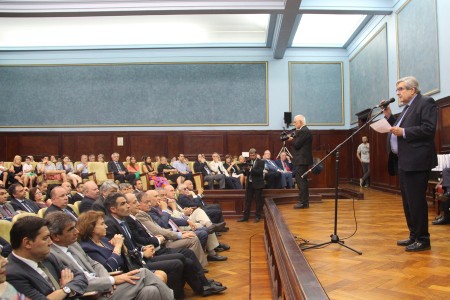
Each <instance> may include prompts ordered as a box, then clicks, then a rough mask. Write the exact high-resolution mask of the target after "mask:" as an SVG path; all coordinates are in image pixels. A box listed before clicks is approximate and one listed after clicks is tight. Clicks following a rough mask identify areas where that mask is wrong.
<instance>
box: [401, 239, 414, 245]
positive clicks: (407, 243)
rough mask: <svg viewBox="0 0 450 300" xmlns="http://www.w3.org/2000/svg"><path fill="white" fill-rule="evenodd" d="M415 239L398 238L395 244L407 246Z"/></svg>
mask: <svg viewBox="0 0 450 300" xmlns="http://www.w3.org/2000/svg"><path fill="white" fill-rule="evenodd" d="M414 242H415V240H412V239H406V240H398V241H397V246H409V245H412V244H414Z"/></svg>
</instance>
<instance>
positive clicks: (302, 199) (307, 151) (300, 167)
mask: <svg viewBox="0 0 450 300" xmlns="http://www.w3.org/2000/svg"><path fill="white" fill-rule="evenodd" d="M294 126H295V129H296V130H295V133H294V135H293V136H291V137H290V138H289V141H290V142H291V144H292V155H293V158H294V166H295V180H296V181H297V186H298V190H299V191H298V200H299V202H298V203H297V204H296V205H294V208H297V209H305V208H308V207H309V190H308V178H307V176H306V175H305V177H303V178H302V175H303V174H304V173H305V172H306V171H308V168H309V166H310V165H312V164H313V157H312V134H311V132H310V131H309V129H308V127H306V119H305V117H304V116H302V115H297V116H295V117H294Z"/></svg>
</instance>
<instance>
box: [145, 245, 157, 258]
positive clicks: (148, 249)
mask: <svg viewBox="0 0 450 300" xmlns="http://www.w3.org/2000/svg"><path fill="white" fill-rule="evenodd" d="M143 250H144V251H143V252H144V253H143V255H144V257H145V258H152V257H153V256H154V255H155V248H154V247H153V245H151V247H150V246H146V247H144V249H143Z"/></svg>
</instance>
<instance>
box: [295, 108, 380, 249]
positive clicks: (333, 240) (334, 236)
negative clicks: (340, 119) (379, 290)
mask: <svg viewBox="0 0 450 300" xmlns="http://www.w3.org/2000/svg"><path fill="white" fill-rule="evenodd" d="M372 110H373V109H372ZM382 113H383V110H381V111H380V112H379V113H377V114H376V115H375V116H373V117H372V118H371V119H370V120H368V121H367V122H366V123H364V125H363V126H361V127H360V128H358V130H356V131H355V132H354V133H352V134H351V135H350V136H349V137H348V138H347V139H345V140H344V141H343V142H342V143H340V144H339V145H337V146H336V148H334V149H333V150H332V151H331V152H330V153H328V154H327V155H326V156H325V157H324V158H322V160H321V161H320V162H318V163H317V164H315V165H314V166H313V167H312V168H311V169H309V170H308V171H306V172H305V173H303V175H302V176H301V177H302V178H304V177H305V176H306V175H308V173H310V172H311V171H312V170H314V169H315V168H316V167H317V166H318V165H320V164H321V163H322V162H323V161H324V160H325V159H327V158H328V157H329V156H331V155H334V157H335V159H336V168H335V176H336V182H335V186H334V231H333V234H331V235H330V237H331V241H329V242H324V243H320V244H317V245H313V246H309V247H306V248H303V249H302V250H303V251H304V250H308V249H313V248H319V247H322V246H326V245H329V244H339V245H341V246H344V247H345V248H347V249H349V250H352V251H354V252H356V253H358V254H359V255H361V254H362V252H360V251H358V250H355V249H353V248H351V247H349V246H347V245H345V244H344V242H343V241H341V240H339V236H338V234H337V220H338V196H339V149H340V148H341V147H342V145H344V144H345V143H347V142H348V140H350V139H351V138H353V136H354V135H355V134H357V133H358V132H360V131H361V130H362V129H363V128H365V127H366V126H367V124H369V123H371V122H372V121H373V120H374V119H375V118H376V117H378V116H379V115H381V114H382Z"/></svg>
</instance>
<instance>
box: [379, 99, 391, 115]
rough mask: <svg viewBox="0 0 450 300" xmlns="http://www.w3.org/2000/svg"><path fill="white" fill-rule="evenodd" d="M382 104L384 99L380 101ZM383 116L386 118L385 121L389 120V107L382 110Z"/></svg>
mask: <svg viewBox="0 0 450 300" xmlns="http://www.w3.org/2000/svg"><path fill="white" fill-rule="evenodd" d="M383 102H386V100H384V99H383V100H381V101H380V104H383ZM383 114H384V116H385V117H386V119H389V118H390V117H391V115H392V111H391V108H390V107H389V105H388V106H386V107H385V108H384V109H383Z"/></svg>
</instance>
